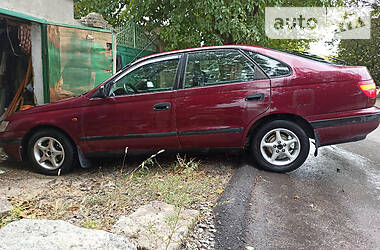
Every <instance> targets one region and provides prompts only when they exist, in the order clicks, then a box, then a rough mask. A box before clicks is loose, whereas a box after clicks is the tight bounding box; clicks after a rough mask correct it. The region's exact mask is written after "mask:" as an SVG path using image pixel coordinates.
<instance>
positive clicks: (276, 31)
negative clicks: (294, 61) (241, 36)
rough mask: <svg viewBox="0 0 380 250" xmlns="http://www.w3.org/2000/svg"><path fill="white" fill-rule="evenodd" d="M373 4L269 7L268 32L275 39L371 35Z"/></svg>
mask: <svg viewBox="0 0 380 250" xmlns="http://www.w3.org/2000/svg"><path fill="white" fill-rule="evenodd" d="M370 14H371V9H370V8H365V7H363V8H343V7H342V8H332V7H331V8H325V7H267V8H265V33H266V35H267V36H268V37H269V38H272V39H319V38H321V37H324V36H325V35H326V34H333V38H335V39H370V37H371V36H370V31H371V18H370Z"/></svg>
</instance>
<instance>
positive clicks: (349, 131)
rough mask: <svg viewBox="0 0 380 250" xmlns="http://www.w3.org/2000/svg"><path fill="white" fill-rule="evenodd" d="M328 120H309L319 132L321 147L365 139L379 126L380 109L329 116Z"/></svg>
mask: <svg viewBox="0 0 380 250" xmlns="http://www.w3.org/2000/svg"><path fill="white" fill-rule="evenodd" d="M334 115H335V117H334V118H333V116H334ZM314 118H315V117H314ZM318 118H320V117H318ZM326 118H327V119H313V120H311V119H310V118H309V119H308V120H309V122H310V124H311V125H312V126H313V128H314V129H315V130H316V131H317V134H318V136H319V145H320V146H326V145H332V144H338V143H344V142H352V141H358V140H363V139H365V137H366V136H367V135H368V134H369V133H371V132H372V131H373V130H375V129H376V128H377V127H378V126H379V123H380V109H378V108H375V107H372V108H368V109H363V110H359V111H351V112H349V113H346V114H344V113H336V114H329V115H328V116H327V117H326Z"/></svg>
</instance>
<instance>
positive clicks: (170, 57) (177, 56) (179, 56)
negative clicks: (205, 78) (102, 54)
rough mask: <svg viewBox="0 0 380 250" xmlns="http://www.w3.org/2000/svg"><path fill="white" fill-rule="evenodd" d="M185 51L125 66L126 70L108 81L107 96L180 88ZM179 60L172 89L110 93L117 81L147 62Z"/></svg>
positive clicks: (154, 92)
mask: <svg viewBox="0 0 380 250" xmlns="http://www.w3.org/2000/svg"><path fill="white" fill-rule="evenodd" d="M183 56H184V55H183V53H179V54H170V55H162V56H158V57H154V58H147V59H145V60H143V61H140V62H137V63H136V64H132V65H131V66H129V67H127V68H125V70H124V72H122V73H121V74H119V75H118V76H117V77H115V79H113V80H112V81H111V82H109V83H107V97H109V98H117V97H126V96H135V95H146V94H156V93H166V92H169V91H175V90H177V89H178V86H179V79H180V74H181V67H182V65H181V63H182V58H183ZM175 59H177V60H178V64H177V69H176V73H175V77H174V81H173V87H172V89H171V90H163V91H152V92H142V93H130V94H126V95H118V96H111V95H110V90H111V88H112V86H113V85H114V84H116V82H117V81H119V80H121V79H123V78H124V77H125V76H126V75H128V74H129V73H131V72H133V71H135V70H137V69H139V68H140V67H143V66H145V65H147V64H151V63H157V62H163V61H169V60H175Z"/></svg>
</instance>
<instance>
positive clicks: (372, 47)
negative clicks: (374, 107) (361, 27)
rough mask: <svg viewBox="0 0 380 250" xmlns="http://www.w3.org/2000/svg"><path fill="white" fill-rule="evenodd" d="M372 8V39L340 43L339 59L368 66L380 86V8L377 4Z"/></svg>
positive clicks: (349, 63) (350, 63)
mask: <svg viewBox="0 0 380 250" xmlns="http://www.w3.org/2000/svg"><path fill="white" fill-rule="evenodd" d="M372 7H373V11H372V19H371V39H367V40H342V41H340V43H339V47H338V57H339V58H341V59H343V60H345V61H346V63H347V64H348V65H360V66H366V67H367V68H368V70H369V72H370V73H371V76H372V77H373V79H374V80H375V83H376V84H377V86H380V7H379V6H378V5H375V4H373V5H372Z"/></svg>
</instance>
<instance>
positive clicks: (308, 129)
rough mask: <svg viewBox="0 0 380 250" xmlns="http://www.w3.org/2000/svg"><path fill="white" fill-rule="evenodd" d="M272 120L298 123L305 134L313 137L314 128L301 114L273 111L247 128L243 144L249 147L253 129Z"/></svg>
mask: <svg viewBox="0 0 380 250" xmlns="http://www.w3.org/2000/svg"><path fill="white" fill-rule="evenodd" d="M274 120H286V121H291V122H295V123H296V124H297V125H299V126H300V127H301V128H303V129H304V130H305V133H306V135H307V136H308V137H309V138H311V139H315V138H314V128H313V127H312V126H311V124H310V123H309V122H308V121H307V120H306V119H305V118H303V117H302V116H299V115H295V114H290V113H275V114H269V115H266V116H264V117H261V118H259V119H258V120H256V121H255V122H253V124H252V125H251V127H250V128H249V130H248V132H247V134H246V136H245V146H246V147H249V145H250V143H251V138H252V135H253V134H254V131H255V130H256V129H257V128H259V127H260V126H262V125H263V124H265V123H267V122H270V121H274Z"/></svg>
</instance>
